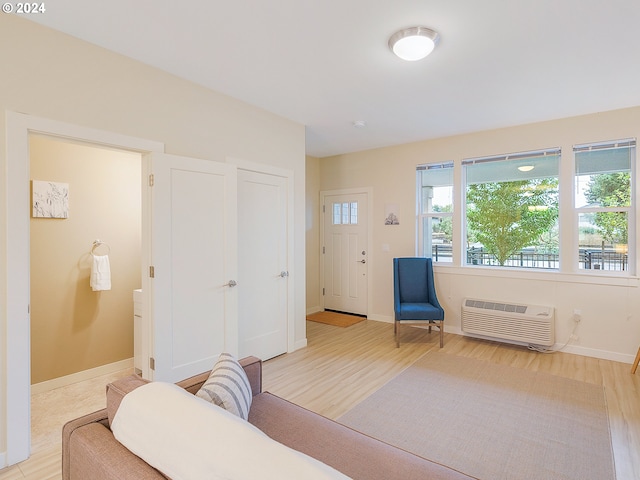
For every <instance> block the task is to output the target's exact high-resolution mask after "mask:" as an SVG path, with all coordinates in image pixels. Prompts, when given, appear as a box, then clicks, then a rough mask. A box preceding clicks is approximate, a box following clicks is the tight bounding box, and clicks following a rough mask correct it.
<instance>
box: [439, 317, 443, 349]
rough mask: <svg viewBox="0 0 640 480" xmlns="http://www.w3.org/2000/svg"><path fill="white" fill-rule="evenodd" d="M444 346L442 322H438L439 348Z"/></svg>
mask: <svg viewBox="0 0 640 480" xmlns="http://www.w3.org/2000/svg"><path fill="white" fill-rule="evenodd" d="M443 346H444V322H440V348H442V347H443Z"/></svg>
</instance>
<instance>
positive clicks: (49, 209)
mask: <svg viewBox="0 0 640 480" xmlns="http://www.w3.org/2000/svg"><path fill="white" fill-rule="evenodd" d="M31 183H32V190H33V217H34V218H69V184H68V183H58V182H43V181H40V180H33V181H32V182H31Z"/></svg>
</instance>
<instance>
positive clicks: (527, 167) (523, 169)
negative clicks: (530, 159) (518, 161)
mask: <svg viewBox="0 0 640 480" xmlns="http://www.w3.org/2000/svg"><path fill="white" fill-rule="evenodd" d="M534 168H535V167H534V166H533V165H521V166H519V167H518V170H520V171H521V172H530V171H531V170H533V169H534Z"/></svg>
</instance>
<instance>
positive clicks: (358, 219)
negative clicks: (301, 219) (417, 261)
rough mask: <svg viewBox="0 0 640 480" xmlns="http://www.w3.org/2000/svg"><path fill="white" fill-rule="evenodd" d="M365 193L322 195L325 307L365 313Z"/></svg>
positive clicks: (366, 281)
mask: <svg viewBox="0 0 640 480" xmlns="http://www.w3.org/2000/svg"><path fill="white" fill-rule="evenodd" d="M367 199H368V196H367V194H366V193H353V194H339V195H325V196H324V205H323V212H324V215H323V216H324V239H323V246H322V249H323V255H322V256H323V272H324V275H323V277H324V285H323V291H324V308H325V309H326V310H338V311H341V312H348V313H355V314H360V315H366V314H367V284H368V278H367V277H368V267H369V266H368V252H367V248H368V240H367V234H368V226H367V221H368V220H367V219H368V211H367V209H368V205H367V204H368V201H367Z"/></svg>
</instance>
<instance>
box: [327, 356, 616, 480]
mask: <svg viewBox="0 0 640 480" xmlns="http://www.w3.org/2000/svg"><path fill="white" fill-rule="evenodd" d="M338 421H339V422H340V423H343V424H344V425H347V426H349V427H351V428H354V429H355V430H359V431H361V432H363V433H366V434H368V435H371V436H373V437H376V438H379V439H380V440H383V441H385V442H387V443H390V444H392V445H396V446H398V447H400V448H403V449H405V450H408V451H410V452H413V453H415V454H417V455H420V456H422V457H425V458H428V459H430V460H433V461H436V462H439V463H442V464H444V465H448V466H450V467H452V468H454V469H456V470H460V471H462V472H464V473H466V474H467V475H471V476H473V477H476V478H479V479H481V480H613V479H615V468H614V463H613V453H612V448H611V433H610V430H609V419H608V415H607V408H606V403H605V396H604V389H603V388H602V387H600V386H596V385H591V384H588V383H584V382H579V381H574V380H569V379H566V378H562V377H558V376H554V375H549V374H544V373H536V372H530V371H525V370H521V369H518V368H513V367H508V366H502V365H496V364H492V363H489V362H485V361H482V360H477V359H470V358H465V357H459V356H456V355H453V354H447V353H441V352H430V353H427V354H426V355H424V356H423V357H421V358H420V359H419V360H418V361H416V363H414V364H413V365H412V366H410V367H409V368H407V369H406V370H405V371H404V372H402V373H401V374H400V375H398V376H396V377H395V378H393V379H392V380H391V381H389V382H388V383H387V384H386V385H384V386H383V387H382V388H380V389H379V390H378V391H376V392H374V393H373V394H372V395H370V396H369V397H368V398H366V399H365V400H364V401H362V402H361V403H360V404H358V405H356V406H355V407H354V408H353V409H351V410H350V411H348V412H347V413H346V414H344V415H343V416H342V417H340V418H339V419H338Z"/></svg>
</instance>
